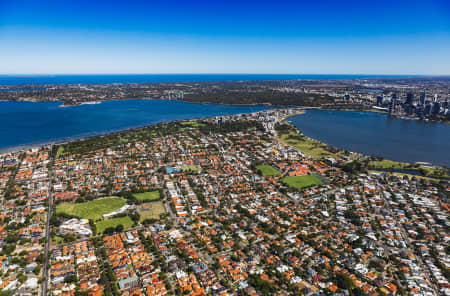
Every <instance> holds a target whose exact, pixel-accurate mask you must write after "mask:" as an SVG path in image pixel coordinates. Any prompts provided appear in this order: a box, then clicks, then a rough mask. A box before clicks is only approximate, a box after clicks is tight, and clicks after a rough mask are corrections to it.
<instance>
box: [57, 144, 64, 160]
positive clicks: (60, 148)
mask: <svg viewBox="0 0 450 296" xmlns="http://www.w3.org/2000/svg"><path fill="white" fill-rule="evenodd" d="M63 154H64V147H63V146H59V147H58V151H56V158H60V157H61V156H62V155H63Z"/></svg>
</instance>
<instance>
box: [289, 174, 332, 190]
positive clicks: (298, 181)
mask: <svg viewBox="0 0 450 296" xmlns="http://www.w3.org/2000/svg"><path fill="white" fill-rule="evenodd" d="M281 181H282V182H283V183H285V184H286V185H289V186H291V187H293V188H296V189H302V188H304V187H308V186H312V185H320V184H323V182H322V181H321V180H319V179H318V178H316V177H314V176H311V175H306V176H292V177H284V178H283V179H281Z"/></svg>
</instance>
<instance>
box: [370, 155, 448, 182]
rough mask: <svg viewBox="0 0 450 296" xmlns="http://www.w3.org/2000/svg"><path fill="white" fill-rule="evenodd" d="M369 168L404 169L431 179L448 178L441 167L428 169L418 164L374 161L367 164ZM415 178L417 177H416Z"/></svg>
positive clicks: (385, 160)
mask: <svg viewBox="0 0 450 296" xmlns="http://www.w3.org/2000/svg"><path fill="white" fill-rule="evenodd" d="M369 168H373V169H385V170H388V169H405V170H413V171H420V172H422V173H423V174H424V177H430V178H431V179H433V178H434V179H440V178H448V177H449V171H448V170H446V169H444V168H441V167H434V166H433V167H428V166H420V165H418V164H413V163H406V162H399V161H395V160H389V159H383V160H380V161H374V162H371V163H370V164H369ZM416 177H417V176H416Z"/></svg>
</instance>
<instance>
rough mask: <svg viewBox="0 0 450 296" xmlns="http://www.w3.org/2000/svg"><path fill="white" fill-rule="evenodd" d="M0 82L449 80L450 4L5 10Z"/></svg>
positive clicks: (14, 6) (0, 11)
mask: <svg viewBox="0 0 450 296" xmlns="http://www.w3.org/2000/svg"><path fill="white" fill-rule="evenodd" d="M0 43H1V44H2V47H1V48H0V64H1V65H2V66H1V68H0V73H1V74H144V73H149V74H150V73H158V74H166V73H256V74H259V73H274V74H281V73H283V74H291V73H292V74H330V73H333V74H388V75H394V74H400V75H401V74H405V75H448V74H450V73H449V72H448V69H450V54H449V52H450V5H449V4H448V3H447V2H446V1H439V0H435V1H428V2H426V1H408V2H406V1H396V2H395V3H392V2H388V1H380V2H379V3H377V4H376V5H373V4H367V3H359V2H358V1H346V2H340V3H334V2H333V1H322V2H321V3H304V2H302V3H298V2H297V3H295V2H291V1H284V2H279V3H277V5H276V6H274V5H273V4H271V3H269V2H267V1H259V2H252V1H250V2H246V3H238V2H233V1H231V2H230V1H229V2H227V4H223V3H207V2H203V1H196V2H194V3H189V4H186V3H181V2H178V1H175V2H171V3H164V2H162V1H154V2H152V3H146V2H144V1H132V2H131V3H128V4H124V3H121V2H119V1H108V2H106V1H96V3H94V4H92V3H89V2H88V1H77V3H59V2H56V1H47V2H45V3H36V2H35V1H20V2H18V1H2V3H0Z"/></svg>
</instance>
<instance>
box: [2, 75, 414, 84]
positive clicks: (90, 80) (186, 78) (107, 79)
mask: <svg viewBox="0 0 450 296" xmlns="http://www.w3.org/2000/svg"><path fill="white" fill-rule="evenodd" d="M387 77H398V78H400V77H403V78H404V77H420V76H411V75H410V76H404V75H398V76H395V75H333V74H323V75H319V74H317V75H313V74H142V75H26V76H25V75H0V85H21V84H106V83H169V82H199V81H241V80H293V79H307V80H317V79H359V78H387Z"/></svg>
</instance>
